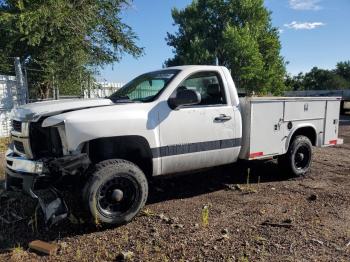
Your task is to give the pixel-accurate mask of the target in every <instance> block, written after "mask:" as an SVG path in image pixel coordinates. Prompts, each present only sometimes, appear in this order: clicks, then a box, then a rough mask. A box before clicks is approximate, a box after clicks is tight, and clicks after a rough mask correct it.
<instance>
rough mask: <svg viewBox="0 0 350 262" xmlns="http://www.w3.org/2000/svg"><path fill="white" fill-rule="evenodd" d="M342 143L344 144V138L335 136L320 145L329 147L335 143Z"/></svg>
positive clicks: (335, 144)
mask: <svg viewBox="0 0 350 262" xmlns="http://www.w3.org/2000/svg"><path fill="white" fill-rule="evenodd" d="M343 144H344V139H342V138H337V139H334V140H331V141H329V142H328V144H325V145H322V147H330V146H337V145H343Z"/></svg>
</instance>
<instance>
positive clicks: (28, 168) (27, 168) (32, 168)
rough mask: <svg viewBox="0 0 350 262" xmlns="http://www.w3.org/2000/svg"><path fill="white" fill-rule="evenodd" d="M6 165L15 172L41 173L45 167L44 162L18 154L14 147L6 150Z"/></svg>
mask: <svg viewBox="0 0 350 262" xmlns="http://www.w3.org/2000/svg"><path fill="white" fill-rule="evenodd" d="M6 167H7V168H8V169H10V170H12V171H13V172H20V173H29V174H37V175H41V174H42V172H43V169H44V163H43V162H41V161H33V160H29V159H27V158H25V157H22V156H18V155H16V154H15V153H14V151H13V150H12V148H9V149H8V150H7V152H6Z"/></svg>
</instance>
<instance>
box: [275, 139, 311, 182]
mask: <svg viewBox="0 0 350 262" xmlns="http://www.w3.org/2000/svg"><path fill="white" fill-rule="evenodd" d="M311 162H312V144H311V141H310V139H309V138H307V137H306V136H297V137H295V139H294V140H293V142H292V143H291V145H290V146H289V149H288V152H287V154H285V155H283V156H280V157H279V158H278V163H279V165H280V166H281V167H282V168H283V169H284V170H286V171H287V172H288V173H289V174H292V175H294V176H304V175H306V174H307V173H308V172H309V171H310V168H311Z"/></svg>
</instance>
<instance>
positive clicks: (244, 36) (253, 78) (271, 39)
mask: <svg viewBox="0 0 350 262" xmlns="http://www.w3.org/2000/svg"><path fill="white" fill-rule="evenodd" d="M172 17H173V19H174V24H175V25H177V26H178V31H177V32H176V33H174V34H171V33H168V34H167V38H166V40H167V43H168V45H169V46H172V47H173V48H174V55H175V56H174V57H173V58H171V59H168V60H167V61H166V62H165V65H166V66H174V65H182V64H213V63H214V61H215V59H216V58H218V60H219V63H220V65H224V66H226V67H228V68H229V69H231V72H232V77H233V79H234V80H235V82H236V84H237V86H238V87H239V88H245V89H246V90H247V91H256V92H259V93H263V94H264V93H269V92H271V93H274V94H279V93H281V92H282V91H283V90H284V89H285V85H284V75H285V64H284V60H283V58H282V57H281V56H280V49H281V44H280V42H279V36H278V30H277V29H276V28H274V27H273V26H272V24H271V17H270V13H269V12H268V11H267V9H266V8H265V7H264V1H263V0H193V1H192V3H191V4H190V5H189V6H187V7H186V8H184V9H183V10H178V9H176V8H174V9H173V10H172Z"/></svg>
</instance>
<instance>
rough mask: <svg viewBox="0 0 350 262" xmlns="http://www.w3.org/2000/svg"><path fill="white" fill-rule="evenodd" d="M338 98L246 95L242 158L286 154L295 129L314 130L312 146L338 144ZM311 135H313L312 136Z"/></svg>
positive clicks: (243, 99) (241, 102)
mask: <svg viewBox="0 0 350 262" xmlns="http://www.w3.org/2000/svg"><path fill="white" fill-rule="evenodd" d="M340 101H341V98H340V97H245V98H241V99H240V109H241V114H242V121H243V130H242V132H243V134H242V149H241V153H240V155H239V158H241V159H247V160H252V159H262V158H271V157H274V156H277V155H281V154H285V153H286V152H287V151H288V147H289V141H290V139H291V137H292V136H293V134H294V132H295V131H296V130H297V129H298V128H303V127H304V128H309V130H310V133H311V131H312V130H314V134H315V138H314V141H311V142H312V143H313V145H314V146H318V147H321V146H328V145H334V144H337V143H338V140H337V137H338V123H339V110H340ZM312 138H313V137H312Z"/></svg>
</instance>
